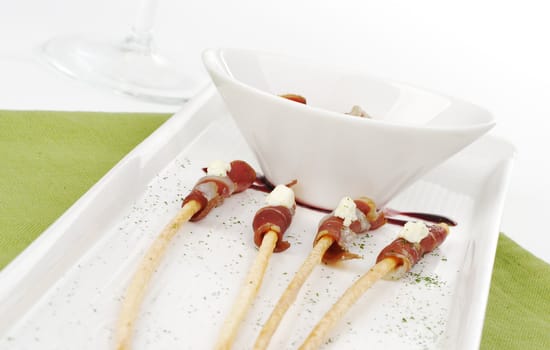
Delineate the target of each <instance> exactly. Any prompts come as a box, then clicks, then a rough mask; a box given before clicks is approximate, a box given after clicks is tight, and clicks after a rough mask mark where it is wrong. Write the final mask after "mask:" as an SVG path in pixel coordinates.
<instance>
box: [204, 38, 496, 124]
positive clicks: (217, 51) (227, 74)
mask: <svg viewBox="0 0 550 350" xmlns="http://www.w3.org/2000/svg"><path fill="white" fill-rule="evenodd" d="M225 52H242V53H245V54H249V55H255V56H258V55H267V56H271V57H281V58H285V59H290V60H292V59H295V60H298V61H300V62H311V61H310V60H308V59H307V58H299V57H294V56H291V55H285V54H279V53H274V52H269V51H263V50H254V49H247V48H231V47H221V48H207V49H205V50H204V51H203V53H202V61H203V64H204V65H205V67H206V68H207V70H208V71H209V73H210V74H214V75H216V76H217V77H218V78H221V79H223V80H225V81H229V82H231V83H233V84H236V85H237V86H239V87H241V88H243V89H246V90H249V91H250V92H253V93H257V94H260V95H262V96H264V97H266V98H268V99H270V100H273V101H274V102H275V103H282V104H286V105H287V106H288V107H289V108H298V109H301V108H302V109H303V108H305V109H308V110H312V111H314V112H316V113H320V114H322V115H324V116H326V117H328V118H339V119H341V118H342V115H343V114H345V113H344V112H337V111H331V110H328V109H325V108H321V107H316V106H313V105H308V104H303V103H296V102H294V101H291V100H288V99H285V98H281V97H280V96H279V95H276V94H273V93H270V92H267V91H265V90H262V89H260V88H257V87H255V86H253V85H250V84H246V83H244V82H243V81H241V80H239V79H237V78H236V77H235V76H234V75H233V73H232V72H231V69H230V68H229V66H228V65H227V62H226V60H225V59H224V57H223V54H224V53H225ZM215 61H217V63H216V62H215ZM314 63H315V64H317V65H318V66H321V67H323V68H325V67H327V68H332V69H335V68H339V66H338V65H336V64H331V63H326V62H321V61H315V62H314ZM215 66H217V67H215ZM339 70H341V71H342V70H343V69H339ZM345 71H346V72H350V73H351V72H352V70H350V69H346V70H345ZM355 73H356V74H357V75H359V76H362V77H364V78H366V79H372V80H376V81H378V82H381V83H383V84H388V85H397V86H398V87H403V88H407V89H413V90H419V91H422V92H425V93H428V94H431V95H434V96H439V97H443V98H446V99H448V100H450V101H451V102H452V103H459V104H464V105H467V106H469V107H473V108H475V109H477V110H479V111H480V112H482V113H485V114H486V115H487V118H488V120H487V121H484V122H479V123H473V124H468V125H450V126H443V125H429V124H403V123H399V122H394V121H388V120H384V119H371V118H347V119H348V120H349V121H350V122H352V123H358V124H359V123H368V124H374V125H380V126H386V127H392V128H398V129H413V130H432V131H451V130H454V131H468V130H480V129H485V130H489V129H491V128H492V127H494V126H495V124H496V120H495V117H494V115H493V113H491V112H490V111H489V110H488V109H487V108H485V107H481V106H480V105H478V104H475V103H472V102H469V101H467V100H465V99H461V98H457V97H454V96H451V95H447V94H444V93H441V92H439V91H436V90H432V89H427V88H424V87H421V86H417V85H414V84H411V83H408V82H402V81H398V80H394V79H388V78H383V77H380V76H377V75H374V74H371V73H369V72H364V71H356V72H355ZM306 99H307V96H306Z"/></svg>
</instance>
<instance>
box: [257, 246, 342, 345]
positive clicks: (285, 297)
mask: <svg viewBox="0 0 550 350" xmlns="http://www.w3.org/2000/svg"><path fill="white" fill-rule="evenodd" d="M332 243H334V239H333V238H332V236H329V235H326V236H323V237H322V238H321V239H319V241H318V242H317V243H316V244H315V245H314V246H313V249H312V251H311V252H310V253H309V256H308V257H307V258H306V260H305V261H304V262H303V264H302V266H301V267H300V269H299V270H298V271H297V272H296V274H295V275H294V278H293V279H292V281H291V282H290V284H289V285H288V287H287V288H286V290H285V291H284V293H283V294H282V295H281V297H280V298H279V301H278V302H277V305H276V306H275V308H274V309H273V311H272V312H271V315H270V316H269V319H268V320H267V322H266V323H265V324H264V326H263V328H262V330H261V331H260V335H259V336H258V338H257V339H256V343H255V344H254V350H260V349H266V348H267V346H268V345H269V342H270V341H271V338H272V337H273V334H274V333H275V331H276V330H277V327H278V326H279V323H280V322H281V320H282V319H283V316H284V315H285V313H286V311H287V310H288V308H289V307H290V305H292V303H293V302H294V301H295V300H296V297H297V296H298V292H299V291H300V288H301V287H302V285H303V284H304V282H305V281H306V279H307V278H308V276H309V275H310V274H311V271H313V268H314V267H315V266H317V265H319V264H320V263H321V259H322V258H323V255H324V254H325V252H326V251H327V249H328V248H329V247H330V246H331V245H332Z"/></svg>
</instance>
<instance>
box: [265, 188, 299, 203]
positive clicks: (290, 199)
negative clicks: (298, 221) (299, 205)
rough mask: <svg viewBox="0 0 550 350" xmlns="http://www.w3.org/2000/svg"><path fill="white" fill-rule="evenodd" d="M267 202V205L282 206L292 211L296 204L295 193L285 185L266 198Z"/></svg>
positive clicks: (275, 189)
mask: <svg viewBox="0 0 550 350" xmlns="http://www.w3.org/2000/svg"><path fill="white" fill-rule="evenodd" d="M265 202H266V204H267V205H272V206H277V205H282V206H284V207H287V208H288V209H292V208H293V207H294V204H295V198H294V191H292V190H291V189H290V188H288V187H286V186H285V185H277V186H276V187H275V188H274V189H273V191H271V193H270V194H268V195H267V197H265Z"/></svg>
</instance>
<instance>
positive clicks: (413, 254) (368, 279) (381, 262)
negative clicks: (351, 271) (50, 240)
mask: <svg viewBox="0 0 550 350" xmlns="http://www.w3.org/2000/svg"><path fill="white" fill-rule="evenodd" d="M448 234H449V226H448V225H447V224H445V223H439V224H433V225H426V224H424V223H421V222H408V223H406V224H405V226H404V228H403V230H401V232H400V233H399V236H398V237H397V238H396V239H395V240H394V241H393V242H391V243H390V244H389V245H387V246H386V247H385V248H384V249H382V251H381V252H380V254H379V255H378V257H377V259H376V264H375V265H374V266H373V267H372V268H371V269H370V270H369V271H368V272H367V273H366V274H364V275H363V276H362V277H361V278H359V279H358V280H357V281H356V282H355V283H354V284H353V285H352V286H351V287H349V288H348V289H347V290H346V292H345V293H344V294H343V295H342V296H341V297H340V299H338V301H337V302H336V303H335V304H334V305H333V306H332V308H331V309H330V310H329V311H328V312H327V313H326V314H325V315H324V316H323V318H322V319H321V320H320V321H319V323H317V325H316V326H315V328H314V329H313V330H312V331H311V333H310V334H309V336H308V337H307V339H306V340H305V342H304V343H303V344H302V346H301V347H300V350H310V349H311V350H312V349H317V348H319V346H321V344H322V343H323V341H324V340H325V339H326V338H327V336H328V333H329V332H330V330H331V329H332V328H333V327H334V325H335V324H336V322H338V320H340V319H341V318H342V317H343V316H344V314H345V313H346V312H347V311H348V310H349V309H350V308H351V306H352V305H353V304H355V302H356V301H357V300H358V299H359V298H360V297H361V296H362V295H363V294H364V293H365V292H366V291H367V290H368V289H369V288H370V287H371V286H372V285H373V284H374V283H375V282H376V281H378V280H379V279H381V278H387V279H398V278H400V277H402V276H403V275H404V274H405V273H406V272H408V271H409V270H410V269H411V268H412V267H413V266H414V265H415V264H416V263H417V262H418V261H419V260H420V259H421V258H422V256H424V255H425V254H427V253H429V252H431V251H433V250H434V249H435V248H437V247H438V246H440V245H441V244H442V243H443V241H444V240H445V238H447V236H448Z"/></svg>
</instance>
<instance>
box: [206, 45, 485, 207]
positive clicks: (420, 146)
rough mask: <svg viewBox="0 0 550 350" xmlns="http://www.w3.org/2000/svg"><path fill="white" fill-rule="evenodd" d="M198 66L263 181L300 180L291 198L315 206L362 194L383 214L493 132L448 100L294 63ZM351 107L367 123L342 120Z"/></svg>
mask: <svg viewBox="0 0 550 350" xmlns="http://www.w3.org/2000/svg"><path fill="white" fill-rule="evenodd" d="M203 62H204V64H205V66H206V69H207V70H208V72H209V74H210V76H211V78H212V80H213V81H214V84H215V85H216V87H217V89H218V91H219V93H220V94H221V96H222V97H223V98H224V100H225V102H226V104H227V107H228V109H229V111H230V113H231V114H232V116H233V118H234V119H235V121H236V123H237V125H238V127H239V129H240V130H241V132H242V134H243V136H244V137H245V139H246V141H247V142H248V144H249V145H250V147H251V148H252V150H253V151H254V152H255V154H256V156H257V158H258V161H259V163H260V166H261V170H262V171H263V173H264V175H265V176H266V178H267V179H268V180H269V181H270V182H272V183H273V184H280V183H288V182H290V181H291V180H293V179H297V180H298V185H297V186H296V187H295V188H294V189H295V192H296V196H297V198H298V199H300V200H301V201H302V202H304V203H307V204H310V205H313V206H317V207H321V208H327V209H329V208H333V207H334V206H336V205H337V203H338V201H339V200H340V199H341V198H342V197H343V196H352V197H358V196H363V195H365V196H369V197H371V198H373V199H374V200H375V201H376V203H377V204H378V205H379V206H384V205H386V203H387V202H388V201H389V200H391V199H392V198H393V197H394V196H395V195H396V194H398V193H399V192H400V191H401V190H403V189H404V188H406V187H407V186H408V185H410V184H411V183H413V182H414V181H415V180H417V179H418V178H420V177H421V176H422V175H424V174H425V173H426V172H427V171H429V170H431V169H432V168H434V167H435V166H437V165H438V164H440V163H441V162H443V161H444V160H445V159H447V158H449V157H450V156H452V155H453V154H455V153H456V152H458V151H460V150H461V149H462V148H464V147H465V146H467V145H468V144H470V143H472V142H473V141H474V140H476V139H477V138H479V137H480V136H481V135H483V134H484V133H486V132H487V131H488V130H489V129H490V128H491V127H493V126H494V124H495V122H494V120H493V118H492V116H491V115H490V114H489V113H488V112H487V111H486V110H484V109H482V108H480V107H477V106H475V105H472V104H470V103H467V102H464V101H461V100H458V99H455V98H452V97H448V96H443V95H440V94H437V93H433V92H429V91H426V90H422V89H419V88H416V87H412V86H409V85H406V84H402V83H397V82H393V81H386V80H381V79H379V78H375V77H372V76H368V75H364V74H359V73H357V72H353V71H350V70H346V69H338V68H336V67H331V66H327V65H323V64H317V63H314V62H308V61H303V60H299V59H295V58H291V57H286V56H281V55H275V54H269V53H262V52H256V51H251V50H240V49H209V50H206V51H205V52H204V54H203ZM287 93H294V94H299V95H302V96H304V97H305V98H306V99H307V105H303V104H301V103H297V102H293V101H290V100H287V99H284V98H281V97H279V96H278V95H281V94H287ZM353 105H360V106H361V107H362V108H363V109H364V110H365V111H366V112H367V113H369V114H370V115H371V116H372V119H367V118H358V117H352V116H348V115H345V114H344V113H345V112H348V111H350V109H351V107H352V106H353Z"/></svg>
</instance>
